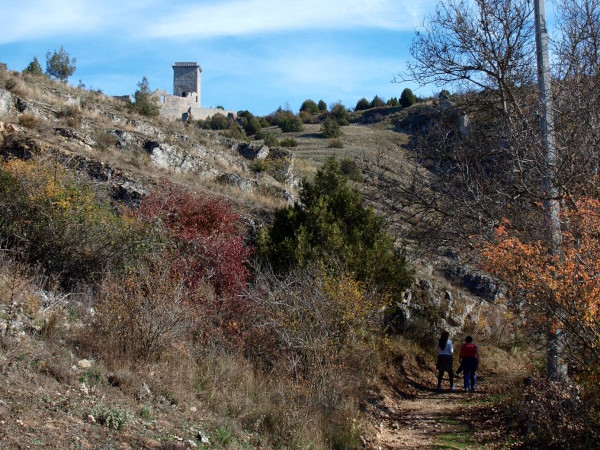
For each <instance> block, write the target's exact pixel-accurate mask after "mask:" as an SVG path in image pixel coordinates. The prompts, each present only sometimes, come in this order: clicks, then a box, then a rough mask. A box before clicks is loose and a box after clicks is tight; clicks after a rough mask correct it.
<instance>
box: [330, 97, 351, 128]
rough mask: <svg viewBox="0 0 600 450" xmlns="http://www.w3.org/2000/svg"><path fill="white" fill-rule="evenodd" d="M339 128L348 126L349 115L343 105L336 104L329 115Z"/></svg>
mask: <svg viewBox="0 0 600 450" xmlns="http://www.w3.org/2000/svg"><path fill="white" fill-rule="evenodd" d="M329 114H330V116H331V117H333V118H334V119H335V120H337V122H338V123H339V124H340V125H341V126H345V125H349V124H350V113H349V112H348V110H347V109H346V107H345V106H344V105H342V104H341V103H336V104H335V105H334V106H333V108H331V112H330V113H329Z"/></svg>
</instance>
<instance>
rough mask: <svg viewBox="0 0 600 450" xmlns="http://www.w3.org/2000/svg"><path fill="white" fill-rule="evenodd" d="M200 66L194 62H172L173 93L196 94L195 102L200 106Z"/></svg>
mask: <svg viewBox="0 0 600 450" xmlns="http://www.w3.org/2000/svg"><path fill="white" fill-rule="evenodd" d="M201 73H202V67H200V66H199V65H198V63H195V62H176V63H175V64H173V95H175V96H177V97H187V96H189V95H191V94H192V93H195V94H197V97H196V103H197V104H198V106H200V74H201Z"/></svg>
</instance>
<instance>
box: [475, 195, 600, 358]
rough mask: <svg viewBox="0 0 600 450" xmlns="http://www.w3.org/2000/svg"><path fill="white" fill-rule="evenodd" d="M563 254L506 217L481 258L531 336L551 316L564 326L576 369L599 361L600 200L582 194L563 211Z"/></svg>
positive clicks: (544, 327) (540, 330) (555, 324)
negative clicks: (502, 284)
mask: <svg viewBox="0 0 600 450" xmlns="http://www.w3.org/2000/svg"><path fill="white" fill-rule="evenodd" d="M562 220H563V221H564V223H566V224H568V228H567V229H565V230H564V231H563V233H562V246H561V255H560V258H553V257H552V256H549V255H551V252H550V251H549V249H548V246H547V245H545V243H544V242H541V241H530V240H528V239H527V233H526V232H523V233H519V231H518V230H516V229H514V228H513V227H512V225H511V223H510V222H509V221H508V220H504V221H503V222H502V223H501V224H499V226H498V227H497V229H496V233H497V236H496V241H495V242H492V243H490V244H488V245H486V246H485V247H484V248H483V249H482V251H481V256H482V260H483V263H484V265H485V268H486V269H487V270H489V271H490V273H492V274H494V275H496V276H498V277H499V278H501V279H502V280H503V281H504V282H505V283H506V286H507V288H508V294H509V296H510V298H511V299H512V301H511V302H510V304H509V306H510V307H511V308H512V310H513V311H514V312H515V313H516V314H517V315H518V316H524V317H527V321H526V325H527V328H528V329H529V331H530V332H532V333H533V334H541V333H544V332H546V330H547V327H548V320H551V323H552V324H553V325H552V326H553V327H554V328H555V329H561V330H563V335H564V342H565V344H566V346H567V347H568V350H569V351H568V352H565V353H566V354H565V357H566V358H567V360H568V362H570V363H571V364H572V365H573V366H574V367H585V366H586V365H589V364H590V363H595V364H597V363H598V362H599V361H600V347H599V346H598V335H599V334H600V324H599V323H598V321H597V320H596V317H597V316H598V313H599V308H600V296H598V292H600V279H599V278H598V276H597V274H598V273H599V272H600V238H599V236H598V233H597V230H598V229H600V201H598V200H596V199H593V198H587V197H583V198H580V199H579V200H578V201H577V202H575V203H574V204H572V205H570V207H566V208H564V209H563V214H562Z"/></svg>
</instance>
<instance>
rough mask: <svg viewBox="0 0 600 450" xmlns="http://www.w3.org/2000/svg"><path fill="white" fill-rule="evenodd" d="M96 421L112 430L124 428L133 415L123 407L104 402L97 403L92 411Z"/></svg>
mask: <svg viewBox="0 0 600 450" xmlns="http://www.w3.org/2000/svg"><path fill="white" fill-rule="evenodd" d="M90 414H91V415H92V417H94V419H96V421H97V422H98V423H99V424H101V425H104V426H106V427H108V428H110V429H111V430H122V429H123V428H125V427H126V426H127V425H128V424H129V422H131V420H132V419H133V415H132V414H131V413H130V412H129V411H127V410H126V409H123V408H117V407H114V408H110V407H108V406H104V405H102V404H100V405H96V406H94V407H93V408H92V411H91V412H90Z"/></svg>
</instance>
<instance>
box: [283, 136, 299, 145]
mask: <svg viewBox="0 0 600 450" xmlns="http://www.w3.org/2000/svg"><path fill="white" fill-rule="evenodd" d="M280 145H281V146H282V147H298V141H297V140H296V139H294V138H292V137H289V138H285V139H284V140H282V141H281V143H280Z"/></svg>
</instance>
